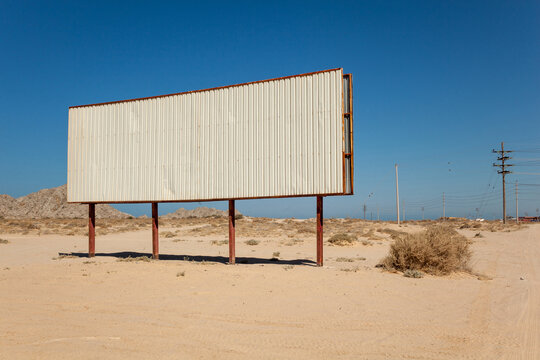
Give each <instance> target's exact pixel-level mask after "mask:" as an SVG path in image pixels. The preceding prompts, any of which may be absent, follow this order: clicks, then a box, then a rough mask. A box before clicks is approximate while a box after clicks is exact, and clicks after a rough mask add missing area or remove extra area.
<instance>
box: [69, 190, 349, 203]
mask: <svg viewBox="0 0 540 360" xmlns="http://www.w3.org/2000/svg"><path fill="white" fill-rule="evenodd" d="M343 195H349V194H345V193H342V192H341V193H328V194H302V195H277V196H254V197H239V198H234V199H235V200H254V199H284V198H296V197H313V196H343ZM228 200H231V199H230V198H215V199H195V200H159V202H161V203H185V202H186V203H187V202H206V201H228ZM152 202H155V200H141V201H95V202H93V204H146V203H152ZM68 204H89V202H88V201H69V202H68Z"/></svg>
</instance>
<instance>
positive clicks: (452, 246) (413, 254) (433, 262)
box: [380, 226, 471, 275]
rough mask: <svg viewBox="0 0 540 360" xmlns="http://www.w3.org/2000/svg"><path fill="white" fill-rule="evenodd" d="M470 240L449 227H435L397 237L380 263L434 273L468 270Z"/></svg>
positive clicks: (387, 267)
mask: <svg viewBox="0 0 540 360" xmlns="http://www.w3.org/2000/svg"><path fill="white" fill-rule="evenodd" d="M469 242H470V241H469V240H468V239H467V238H465V237H464V236H462V235H460V234H459V233H458V232H457V231H456V230H455V229H453V228H451V227H449V226H432V227H429V228H428V229H427V230H426V231H423V232H420V233H415V234H407V235H405V236H403V237H400V238H398V239H396V240H395V241H394V243H393V244H392V245H391V246H390V251H389V254H388V256H387V257H385V258H384V259H383V260H382V261H381V263H380V265H381V266H382V267H384V268H386V269H388V270H391V269H394V270H398V271H406V270H418V271H423V272H425V273H428V274H433V275H445V274H449V273H451V272H454V271H460V270H468V266H467V265H468V262H469V259H470V257H471V251H470V249H469Z"/></svg>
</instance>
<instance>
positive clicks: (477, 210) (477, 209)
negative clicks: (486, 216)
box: [476, 208, 480, 219]
mask: <svg viewBox="0 0 540 360" xmlns="http://www.w3.org/2000/svg"><path fill="white" fill-rule="evenodd" d="M479 211H480V209H479V208H476V218H477V219H478V218H479V216H478V212H479Z"/></svg>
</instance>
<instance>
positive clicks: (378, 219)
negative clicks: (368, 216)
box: [377, 206, 380, 221]
mask: <svg viewBox="0 0 540 360" xmlns="http://www.w3.org/2000/svg"><path fill="white" fill-rule="evenodd" d="M377 221H380V218H379V207H378V206H377Z"/></svg>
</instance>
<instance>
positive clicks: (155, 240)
mask: <svg viewBox="0 0 540 360" xmlns="http://www.w3.org/2000/svg"><path fill="white" fill-rule="evenodd" d="M152 257H153V258H154V259H156V260H157V259H159V214H158V203H157V202H153V203H152Z"/></svg>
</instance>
